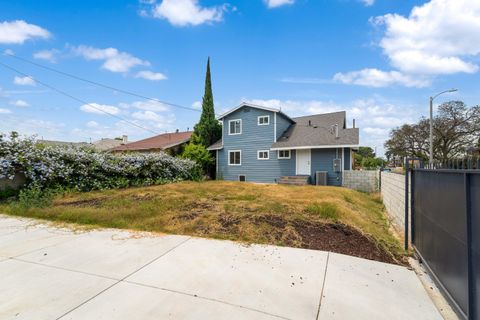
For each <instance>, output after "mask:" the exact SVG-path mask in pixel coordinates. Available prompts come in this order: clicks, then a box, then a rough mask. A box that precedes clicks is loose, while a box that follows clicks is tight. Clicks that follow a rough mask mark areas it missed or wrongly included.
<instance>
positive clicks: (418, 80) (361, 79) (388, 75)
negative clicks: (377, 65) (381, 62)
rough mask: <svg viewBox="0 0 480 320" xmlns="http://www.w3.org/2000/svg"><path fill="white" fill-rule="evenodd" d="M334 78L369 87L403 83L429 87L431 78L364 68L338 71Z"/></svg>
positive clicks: (408, 85)
mask: <svg viewBox="0 0 480 320" xmlns="http://www.w3.org/2000/svg"><path fill="white" fill-rule="evenodd" d="M333 80H334V81H337V82H341V83H344V84H356V85H360V86H367V87H375V88H380V87H388V86H392V85H402V86H406V87H417V88H422V87H427V86H429V85H430V80H429V79H428V78H426V77H421V76H418V75H417V76H411V75H407V74H403V73H401V72H399V71H382V70H378V69H363V70H359V71H351V72H346V73H337V74H335V75H334V76H333Z"/></svg>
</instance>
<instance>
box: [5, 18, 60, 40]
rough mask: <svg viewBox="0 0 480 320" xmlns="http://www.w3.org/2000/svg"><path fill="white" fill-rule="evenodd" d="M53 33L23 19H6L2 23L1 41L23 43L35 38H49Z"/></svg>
mask: <svg viewBox="0 0 480 320" xmlns="http://www.w3.org/2000/svg"><path fill="white" fill-rule="evenodd" d="M50 36H51V34H50V32H48V30H45V29H43V28H41V27H39V26H37V25H34V24H29V23H27V22H25V21H23V20H16V21H10V22H9V21H4V22H2V23H0V43H4V44H23V43H24V42H25V41H27V40H29V39H34V38H42V39H48V38H50Z"/></svg>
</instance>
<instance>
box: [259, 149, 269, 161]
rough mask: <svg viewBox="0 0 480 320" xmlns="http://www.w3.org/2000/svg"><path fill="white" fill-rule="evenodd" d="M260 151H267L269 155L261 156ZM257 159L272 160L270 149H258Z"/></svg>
mask: <svg viewBox="0 0 480 320" xmlns="http://www.w3.org/2000/svg"><path fill="white" fill-rule="evenodd" d="M260 152H266V153H267V157H266V158H260ZM257 160H270V150H258V151H257Z"/></svg>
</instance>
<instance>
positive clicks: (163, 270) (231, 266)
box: [126, 238, 327, 319]
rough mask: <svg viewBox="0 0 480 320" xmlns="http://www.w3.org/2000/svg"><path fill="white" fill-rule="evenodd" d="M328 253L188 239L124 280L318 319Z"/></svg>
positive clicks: (282, 313) (288, 316) (291, 315)
mask: <svg viewBox="0 0 480 320" xmlns="http://www.w3.org/2000/svg"><path fill="white" fill-rule="evenodd" d="M326 260H327V253H325V252H321V251H314V250H303V249H294V248H282V247H273V246H260V245H252V246H248V247H247V246H243V245H240V244H238V243H234V242H230V241H218V240H206V239H198V238H194V239H190V240H189V241H187V242H186V243H185V244H183V245H181V246H180V247H178V248H176V249H175V250H173V251H171V252H170V253H168V254H167V255H165V256H164V257H162V258H161V259H159V260H157V261H155V262H154V263H152V264H151V265H149V266H147V267H145V268H143V269H142V270H140V271H139V272H137V273H135V274H134V275H132V276H131V277H128V278H127V279H126V281H131V282H135V283H141V284H145V285H151V286H155V287H157V288H166V289H170V290H175V291H179V292H184V293H189V294H192V295H198V296H200V297H205V298H210V299H215V300H218V301H223V302H227V303H230V304H235V305H238V306H243V307H247V308H250V309H254V310H259V311H262V312H266V313H269V314H272V315H277V316H282V317H287V318H291V319H315V317H316V315H317V310H318V304H319V299H320V289H321V287H322V283H323V277H324V272H325V266H326Z"/></svg>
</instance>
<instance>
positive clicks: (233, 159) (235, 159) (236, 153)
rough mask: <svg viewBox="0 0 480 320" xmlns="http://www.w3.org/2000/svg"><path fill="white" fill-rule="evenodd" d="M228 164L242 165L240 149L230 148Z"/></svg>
mask: <svg viewBox="0 0 480 320" xmlns="http://www.w3.org/2000/svg"><path fill="white" fill-rule="evenodd" d="M228 165H229V166H241V165H242V151H240V150H232V151H228Z"/></svg>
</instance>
